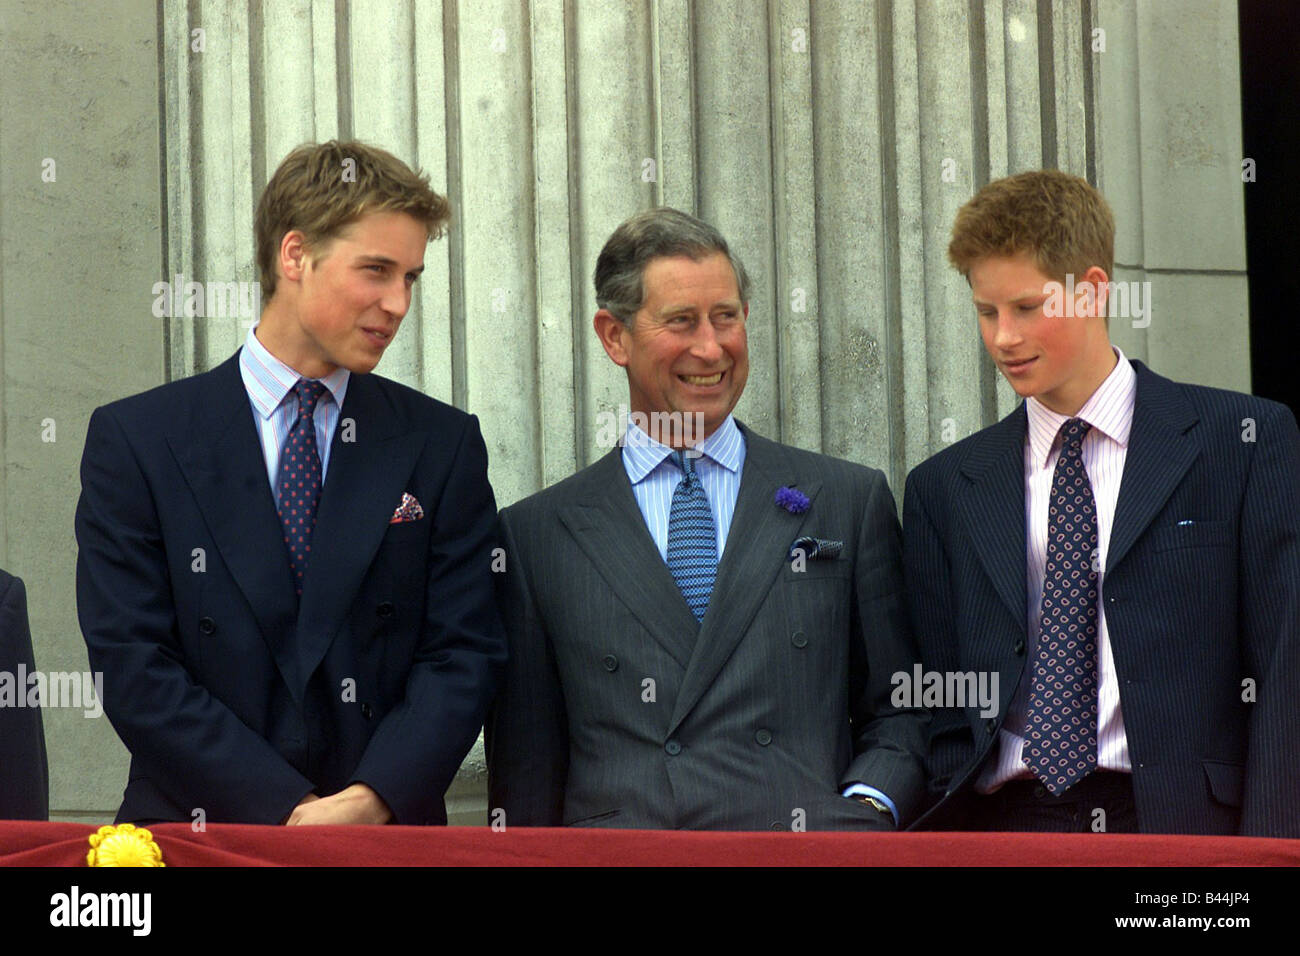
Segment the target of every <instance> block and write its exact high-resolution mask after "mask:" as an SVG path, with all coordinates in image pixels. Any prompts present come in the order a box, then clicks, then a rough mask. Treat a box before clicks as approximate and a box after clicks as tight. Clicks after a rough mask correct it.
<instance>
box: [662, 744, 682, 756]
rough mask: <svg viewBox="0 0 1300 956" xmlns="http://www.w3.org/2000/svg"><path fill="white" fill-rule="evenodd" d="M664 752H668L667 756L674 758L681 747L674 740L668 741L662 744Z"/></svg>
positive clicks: (680, 750)
mask: <svg viewBox="0 0 1300 956" xmlns="http://www.w3.org/2000/svg"><path fill="white" fill-rule="evenodd" d="M664 750H666V751H668V756H670V757H676V756H677V755H678V754H679V753H681V752H682V745H681V744H679V743H678V742H677V741H675V740H670V741H668V743H666V744H664Z"/></svg>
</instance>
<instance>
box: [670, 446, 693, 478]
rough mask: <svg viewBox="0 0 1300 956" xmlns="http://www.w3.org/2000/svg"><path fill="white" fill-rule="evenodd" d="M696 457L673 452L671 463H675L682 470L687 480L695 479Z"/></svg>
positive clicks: (681, 452)
mask: <svg viewBox="0 0 1300 956" xmlns="http://www.w3.org/2000/svg"><path fill="white" fill-rule="evenodd" d="M697 457H699V456H698V455H688V454H687V453H686V452H683V451H675V452H673V461H674V462H675V463H676V465H677V467H678V468H680V469H681V470H682V472H683V473H684V474H685V475H686V477H687V478H694V477H695V459H696V458H697Z"/></svg>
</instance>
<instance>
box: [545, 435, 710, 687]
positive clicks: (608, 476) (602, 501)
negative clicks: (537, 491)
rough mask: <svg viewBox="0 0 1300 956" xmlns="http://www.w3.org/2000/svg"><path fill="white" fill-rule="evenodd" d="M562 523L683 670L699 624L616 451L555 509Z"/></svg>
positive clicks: (620, 596)
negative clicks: (572, 500)
mask: <svg viewBox="0 0 1300 956" xmlns="http://www.w3.org/2000/svg"><path fill="white" fill-rule="evenodd" d="M558 512H559V518H560V521H561V522H563V524H564V526H565V527H566V528H567V529H568V530H569V533H570V534H572V535H573V539H574V541H575V542H576V543H577V545H578V547H579V548H581V549H582V551H583V553H584V554H586V556H587V558H588V559H589V560H590V561H591V563H592V564H594V565H595V566H596V569H597V571H599V572H600V575H601V577H603V578H604V579H605V582H606V583H607V584H608V585H609V588H610V590H611V591H613V592H614V594H615V595H616V596H617V597H618V599H619V600H620V601H622V602H623V604H624V605H625V606H626V607H627V608H628V610H629V611H631V612H632V614H633V615H634V616H635V617H636V619H637V620H638V621H640V622H641V625H642V626H643V627H644V628H645V629H646V630H647V631H649V632H650V635H651V637H653V638H654V639H655V640H656V641H658V642H659V643H660V644H662V645H663V647H664V649H665V650H667V651H668V653H669V654H670V655H671V656H672V658H673V660H675V661H677V663H678V664H680V665H681V666H682V667H686V665H687V662H688V661H689V660H690V656H691V652H692V650H693V648H694V645H695V636H696V632H697V630H698V625H697V622H696V620H695V615H694V614H692V613H691V611H690V608H688V607H687V606H686V601H685V599H684V598H683V597H682V593H681V591H679V590H678V589H677V583H676V582H675V581H674V580H673V576H672V574H671V573H670V572H669V571H668V566H667V565H666V564H665V563H664V559H663V557H662V556H661V555H660V554H659V549H658V548H657V547H656V546H655V543H654V539H653V538H651V537H650V531H649V529H647V528H646V526H645V518H644V517H643V516H642V514H641V509H640V507H639V506H638V505H637V503H636V496H635V495H633V493H632V484H631V482H630V481H629V480H628V477H627V471H626V469H625V468H624V467H623V458H622V450H621V449H620V448H614V449H613V450H612V451H610V452H609V454H607V455H605V457H603V458H601V459H600V461H598V462H596V464H595V465H593V466H592V468H591V470H590V471H589V472H587V475H586V476H585V484H584V486H583V487H582V488H581V489H579V492H578V501H577V502H576V503H574V504H570V505H564V506H562V507H560V508H559V509H558Z"/></svg>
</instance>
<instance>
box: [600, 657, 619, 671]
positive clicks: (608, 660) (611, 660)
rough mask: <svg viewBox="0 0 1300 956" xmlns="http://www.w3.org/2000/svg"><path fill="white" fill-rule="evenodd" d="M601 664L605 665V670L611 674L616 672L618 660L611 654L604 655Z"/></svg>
mask: <svg viewBox="0 0 1300 956" xmlns="http://www.w3.org/2000/svg"><path fill="white" fill-rule="evenodd" d="M601 663H602V664H604V665H605V670H607V671H609V672H610V673H611V674H612V673H614V671H616V670H618V658H617V657H615V656H614V655H613V654H606V655H605V659H604V660H603V661H601Z"/></svg>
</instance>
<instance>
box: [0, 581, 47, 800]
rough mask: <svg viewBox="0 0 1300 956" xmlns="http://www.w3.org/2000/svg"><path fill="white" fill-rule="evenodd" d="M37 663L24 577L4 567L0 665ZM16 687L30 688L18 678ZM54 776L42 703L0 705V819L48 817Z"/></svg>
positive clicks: (21, 691)
mask: <svg viewBox="0 0 1300 956" xmlns="http://www.w3.org/2000/svg"><path fill="white" fill-rule="evenodd" d="M19 664H22V665H23V667H24V668H26V670H27V672H28V673H31V672H32V671H34V670H35V669H36V662H35V660H33V657H32V635H31V629H30V627H29V626H28V623H27V592H26V590H25V589H24V588H23V582H22V581H21V580H19V579H18V578H15V577H11V576H10V575H8V574H5V573H4V572H3V571H0V671H8V672H9V673H11V674H14V675H15V676H16V674H17V671H18V665H19ZM14 692H15V693H16V694H20V695H24V696H25V695H26V693H27V688H26V687H24V686H22V685H21V684H17V683H15V687H14ZM49 815H50V777H49V766H48V764H47V763H46V759H45V734H44V731H43V728H42V725H41V709H40V707H0V820H45V819H48V818H49Z"/></svg>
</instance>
